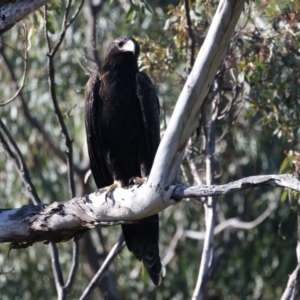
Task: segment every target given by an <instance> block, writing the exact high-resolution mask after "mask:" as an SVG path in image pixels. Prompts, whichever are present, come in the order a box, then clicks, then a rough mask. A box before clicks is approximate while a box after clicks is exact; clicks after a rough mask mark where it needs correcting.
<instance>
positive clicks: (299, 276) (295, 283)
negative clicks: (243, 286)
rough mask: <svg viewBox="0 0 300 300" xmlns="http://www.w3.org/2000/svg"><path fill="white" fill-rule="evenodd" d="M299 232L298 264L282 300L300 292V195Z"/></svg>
mask: <svg viewBox="0 0 300 300" xmlns="http://www.w3.org/2000/svg"><path fill="white" fill-rule="evenodd" d="M297 212H298V214H297V223H298V224H297V233H298V241H297V247H296V255H297V266H296V268H295V270H294V271H293V273H292V274H291V276H290V278H289V281H288V284H287V287H286V289H285V291H284V293H283V295H282V297H281V300H293V299H295V297H296V295H297V294H298V290H299V286H300V197H299V199H298V203H297Z"/></svg>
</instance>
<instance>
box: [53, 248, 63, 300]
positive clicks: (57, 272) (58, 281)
mask: <svg viewBox="0 0 300 300" xmlns="http://www.w3.org/2000/svg"><path fill="white" fill-rule="evenodd" d="M49 248H50V252H51V263H52V271H53V275H54V279H55V280H54V281H55V286H56V291H57V293H58V295H57V296H58V297H57V298H58V299H59V300H63V299H66V296H67V295H66V292H65V291H64V290H63V286H64V279H63V275H62V271H61V267H60V263H59V254H58V251H57V247H56V244H55V243H50V244H49Z"/></svg>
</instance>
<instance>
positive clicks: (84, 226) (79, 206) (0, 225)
mask: <svg viewBox="0 0 300 300" xmlns="http://www.w3.org/2000/svg"><path fill="white" fill-rule="evenodd" d="M259 186H271V187H284V188H289V189H292V190H295V191H298V192H300V181H299V180H298V179H297V178H296V177H295V176H293V175H290V174H283V175H265V176H252V177H248V178H244V179H241V180H238V181H235V182H231V183H228V184H226V185H222V186H206V185H203V186H202V185H199V186H194V187H189V186H185V185H180V184H179V185H176V186H170V187H169V188H168V189H166V190H165V191H164V195H165V197H166V198H164V199H160V198H156V201H152V200H153V199H150V198H149V197H147V194H146V191H147V185H146V184H144V185H142V186H133V187H131V188H127V189H121V188H117V189H116V190H115V191H113V192H112V193H111V194H110V197H109V198H107V199H106V198H105V194H104V193H102V194H99V193H98V192H96V193H93V194H90V195H87V196H85V197H83V198H73V199H71V200H68V201H65V202H53V203H51V204H49V205H44V204H39V205H26V206H23V207H21V208H19V209H11V210H9V209H3V210H0V243H5V242H10V243H13V244H12V245H11V247H12V248H22V247H27V246H30V245H32V244H33V243H35V242H38V241H46V242H60V241H66V240H69V239H71V238H73V237H76V236H80V235H81V234H82V233H84V232H85V231H86V230H89V229H90V228H93V227H95V226H98V225H102V226H110V225H116V224H120V223H132V222H143V221H138V220H139V219H142V218H145V217H147V216H150V215H153V214H155V213H158V212H160V211H162V210H164V209H165V208H167V207H169V206H171V205H175V204H176V203H178V202H179V201H180V200H181V199H185V198H192V197H195V198H199V197H203V196H204V197H209V196H216V195H224V194H228V193H233V192H238V191H240V190H243V189H250V188H254V187H259ZM172 198H175V199H176V201H175V200H172Z"/></svg>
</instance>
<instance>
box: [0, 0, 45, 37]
mask: <svg viewBox="0 0 300 300" xmlns="http://www.w3.org/2000/svg"><path fill="white" fill-rule="evenodd" d="M48 2H50V0H6V1H5V0H4V1H0V35H1V34H2V33H4V32H5V31H7V30H9V29H10V28H11V27H12V26H14V25H15V24H16V23H17V22H19V21H20V20H22V19H24V18H25V17H26V16H27V15H29V14H31V13H32V12H34V11H35V10H37V9H38V8H39V7H41V6H43V5H45V4H47V3H48Z"/></svg>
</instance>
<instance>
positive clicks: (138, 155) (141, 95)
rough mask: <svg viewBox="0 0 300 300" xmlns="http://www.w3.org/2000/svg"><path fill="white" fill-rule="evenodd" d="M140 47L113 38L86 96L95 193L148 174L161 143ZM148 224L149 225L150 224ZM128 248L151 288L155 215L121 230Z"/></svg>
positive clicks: (156, 272)
mask: <svg viewBox="0 0 300 300" xmlns="http://www.w3.org/2000/svg"><path fill="white" fill-rule="evenodd" d="M138 55H139V46H138V44H137V42H136V41H135V40H134V39H133V38H132V37H128V36H125V37H120V38H118V39H116V40H115V41H114V42H113V43H112V44H111V45H110V46H109V49H108V51H107V55H106V59H105V63H104V65H103V69H102V72H101V75H100V76H99V75H96V76H93V77H91V78H90V80H89V81H88V83H87V87H86V93H85V124H86V133H87V144H88V151H89V157H90V162H91V169H92V174H93V177H94V180H95V182H96V185H97V187H98V188H103V187H106V186H108V185H111V184H112V183H113V181H114V180H115V181H121V182H122V185H123V186H126V185H128V184H129V180H130V179H131V178H132V177H136V176H139V177H146V176H148V175H149V173H150V170H151V166H152V163H153V159H154V156H155V153H156V150H157V147H158V144H159V106H158V99H157V96H156V93H155V89H154V87H153V85H152V82H151V80H150V78H149V77H148V76H147V75H146V74H145V73H143V72H139V70H138V65H137V58H138ZM148 222H149V223H148ZM122 229H123V234H124V238H125V242H126V244H127V247H128V249H129V250H130V251H131V252H133V254H134V255H135V257H136V258H138V259H139V260H141V261H142V262H143V263H144V265H145V267H146V268H147V270H148V273H149V274H150V277H151V279H152V281H153V283H154V284H156V285H157V284H158V283H159V281H160V275H161V262H160V257H159V249H158V233H159V224H158V215H154V216H151V217H149V218H147V219H144V220H143V223H142V224H138V225H123V226H122Z"/></svg>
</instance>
